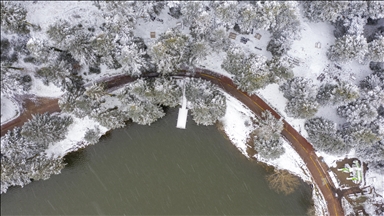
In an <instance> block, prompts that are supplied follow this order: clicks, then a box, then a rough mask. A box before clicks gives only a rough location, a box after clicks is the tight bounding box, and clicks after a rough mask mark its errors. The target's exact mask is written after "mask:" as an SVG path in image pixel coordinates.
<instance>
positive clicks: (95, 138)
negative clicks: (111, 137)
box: [84, 126, 100, 145]
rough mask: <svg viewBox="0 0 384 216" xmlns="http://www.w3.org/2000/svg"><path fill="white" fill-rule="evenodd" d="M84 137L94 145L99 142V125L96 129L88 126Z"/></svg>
mask: <svg viewBox="0 0 384 216" xmlns="http://www.w3.org/2000/svg"><path fill="white" fill-rule="evenodd" d="M84 139H85V141H87V142H88V143H90V144H92V145H94V144H96V143H97V142H99V139H100V128H99V127H97V126H96V127H95V128H94V129H89V128H88V129H87V131H86V132H85V135H84Z"/></svg>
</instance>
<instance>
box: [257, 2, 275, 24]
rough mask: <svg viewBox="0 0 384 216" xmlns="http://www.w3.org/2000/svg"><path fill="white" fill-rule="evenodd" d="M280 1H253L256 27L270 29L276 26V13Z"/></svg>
mask: <svg viewBox="0 0 384 216" xmlns="http://www.w3.org/2000/svg"><path fill="white" fill-rule="evenodd" d="M280 4H281V2H277V1H265V2H261V1H257V2H255V10H256V11H257V12H256V13H257V16H256V17H255V20H254V25H255V28H256V29H263V30H271V29H273V28H275V26H276V15H277V14H278V12H279V11H280V10H279V8H280Z"/></svg>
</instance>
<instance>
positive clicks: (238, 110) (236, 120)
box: [220, 92, 327, 214]
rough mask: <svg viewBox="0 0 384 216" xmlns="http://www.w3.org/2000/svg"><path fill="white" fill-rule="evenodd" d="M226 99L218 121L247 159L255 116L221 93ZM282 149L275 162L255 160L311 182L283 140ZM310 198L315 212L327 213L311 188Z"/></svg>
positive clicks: (314, 190) (227, 95)
mask: <svg viewBox="0 0 384 216" xmlns="http://www.w3.org/2000/svg"><path fill="white" fill-rule="evenodd" d="M223 94H224V95H225V96H226V98H227V110H226V113H225V116H224V117H222V118H221V119H220V122H221V123H222V125H223V129H224V131H225V133H226V134H227V136H228V137H229V139H230V140H231V142H232V143H233V144H234V145H235V146H236V147H237V148H238V149H239V151H240V152H241V153H242V154H243V155H244V156H245V157H247V158H249V155H248V153H247V140H248V139H249V136H250V133H251V132H252V131H253V130H254V129H255V128H254V126H253V124H252V120H253V119H256V118H257V117H256V115H255V114H254V113H253V112H252V111H251V110H250V109H249V108H247V107H246V106H245V105H244V104H242V103H241V102H240V101H238V100H237V99H235V98H234V97H232V96H230V95H229V94H227V93H225V92H223ZM283 147H284V149H285V153H284V154H283V155H281V156H280V157H279V158H278V159H276V160H265V159H263V158H257V160H258V161H260V162H263V163H266V164H268V165H271V166H274V167H275V168H276V169H285V170H288V171H289V172H291V173H292V174H294V175H296V176H299V177H300V178H301V179H302V180H303V181H305V182H312V177H311V175H310V172H309V170H308V168H307V167H306V165H305V163H304V161H303V160H302V159H301V157H300V156H299V155H298V154H297V152H296V151H295V150H294V149H293V148H292V146H291V145H290V144H289V143H288V142H287V141H285V140H284V142H283ZM312 198H313V200H314V204H315V208H316V212H318V213H319V214H320V212H321V214H322V213H324V212H326V211H327V205H326V203H325V200H324V197H323V196H322V194H321V193H319V192H318V191H317V190H316V187H313V191H312Z"/></svg>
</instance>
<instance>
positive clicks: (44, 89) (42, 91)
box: [29, 76, 64, 98]
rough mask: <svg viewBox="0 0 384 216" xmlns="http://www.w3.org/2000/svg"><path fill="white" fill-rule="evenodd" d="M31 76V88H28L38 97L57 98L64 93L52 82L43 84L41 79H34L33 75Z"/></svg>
mask: <svg viewBox="0 0 384 216" xmlns="http://www.w3.org/2000/svg"><path fill="white" fill-rule="evenodd" d="M31 78H32V86H31V90H29V93H31V94H34V95H36V96H38V97H51V98H58V97H60V96H61V95H63V94H64V92H63V91H61V89H60V88H59V87H57V86H55V85H54V84H53V83H51V82H50V83H49V85H48V86H47V85H44V83H43V81H42V80H41V79H36V78H35V77H34V76H31Z"/></svg>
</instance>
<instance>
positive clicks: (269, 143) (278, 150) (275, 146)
mask: <svg viewBox="0 0 384 216" xmlns="http://www.w3.org/2000/svg"><path fill="white" fill-rule="evenodd" d="M254 145H255V150H256V151H257V153H258V155H259V156H261V157H262V158H265V159H270V160H275V159H277V158H279V157H280V156H281V155H283V154H284V152H285V150H284V147H283V142H282V140H281V139H270V140H266V139H262V138H259V137H257V138H255V139H254Z"/></svg>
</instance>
